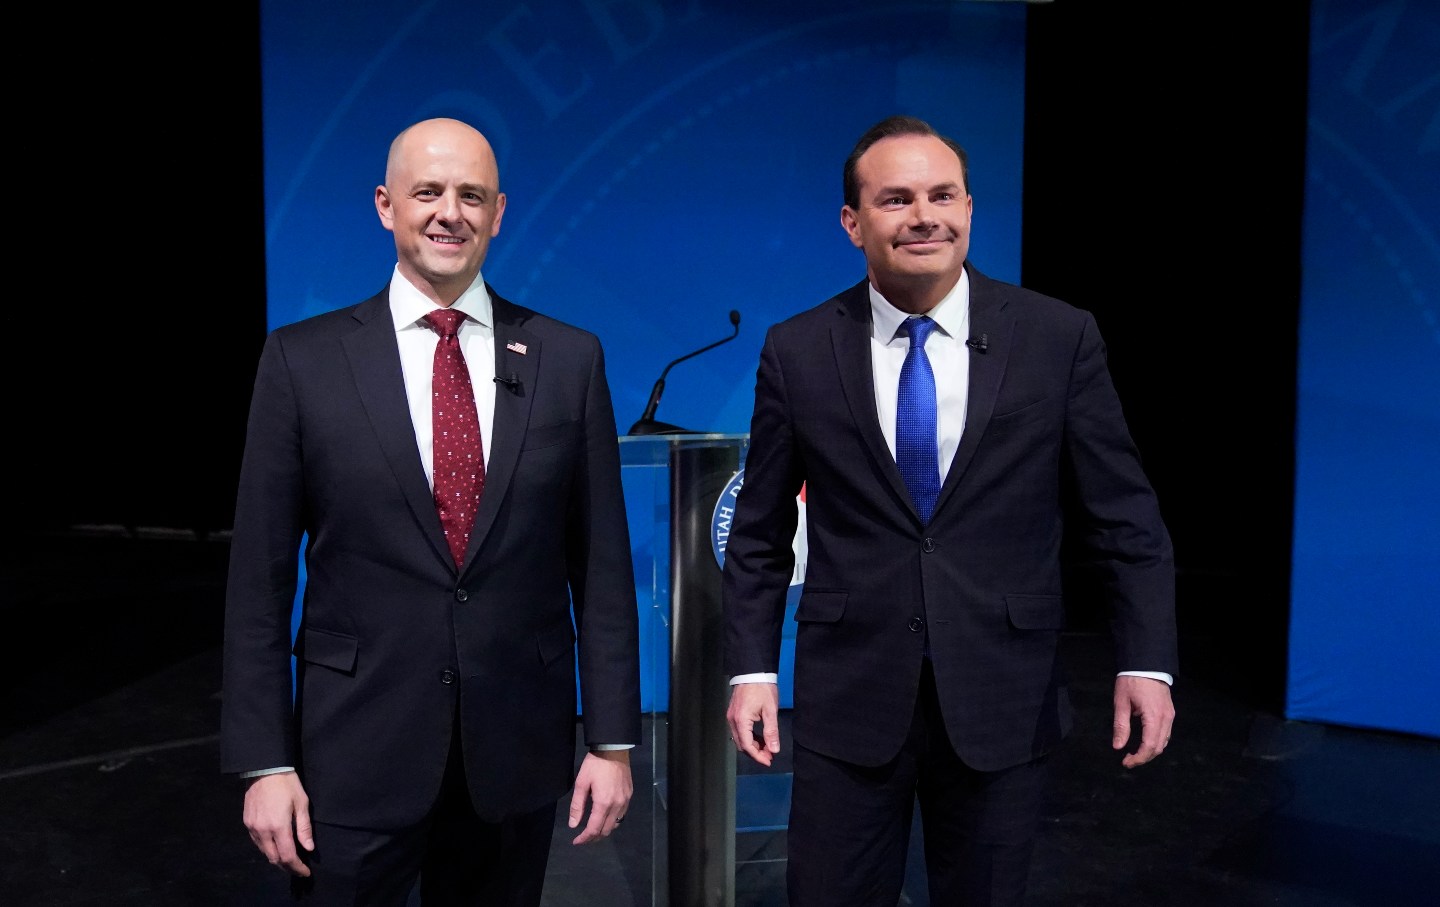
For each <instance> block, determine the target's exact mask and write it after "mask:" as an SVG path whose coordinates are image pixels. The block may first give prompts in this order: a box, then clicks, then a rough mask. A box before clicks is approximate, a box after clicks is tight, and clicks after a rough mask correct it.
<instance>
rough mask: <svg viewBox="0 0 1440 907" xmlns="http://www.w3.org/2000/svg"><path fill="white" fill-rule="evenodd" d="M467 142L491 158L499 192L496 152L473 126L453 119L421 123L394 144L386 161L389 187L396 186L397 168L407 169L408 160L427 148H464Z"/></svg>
mask: <svg viewBox="0 0 1440 907" xmlns="http://www.w3.org/2000/svg"><path fill="white" fill-rule="evenodd" d="M467 143H468V144H469V145H471V146H473V148H474V150H475V151H476V152H477V153H481V154H483V155H484V156H485V157H487V158H489V161H490V167H491V169H492V170H494V171H495V175H496V177H497V180H496V182H497V185H496V187H495V188H496V189H497V190H498V189H499V186H498V182H499V180H498V177H499V175H500V167H499V165H498V164H496V162H495V151H494V149H492V148H491V147H490V141H489V139H487V138H485V136H484V134H483V133H481V132H480V130H478V129H476V128H475V127H474V126H471V125H470V124H469V123H466V122H464V121H462V120H456V119H451V118H450V117H435V118H434V119H430V120H421V121H420V122H418V123H415V124H413V125H411V126H409V127H407V128H406V129H405V130H404V131H402V132H401V133H400V134H399V135H397V136H395V139H394V141H392V142H391V143H390V154H389V156H387V157H386V158H385V184H386V185H387V186H389V185H392V184H393V183H394V181H395V178H396V177H395V172H396V168H397V167H402V166H404V164H405V162H406V160H407V159H412V158H413V157H414V155H415V154H417V153H422V152H423V149H425V148H426V147H427V146H430V145H432V144H433V145H437V146H438V145H448V146H450V147H462V146H464V145H466V144H467Z"/></svg>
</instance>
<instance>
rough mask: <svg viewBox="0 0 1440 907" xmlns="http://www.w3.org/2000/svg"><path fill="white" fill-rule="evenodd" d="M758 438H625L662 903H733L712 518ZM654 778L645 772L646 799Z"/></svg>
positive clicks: (731, 775) (730, 749) (657, 896)
mask: <svg viewBox="0 0 1440 907" xmlns="http://www.w3.org/2000/svg"><path fill="white" fill-rule="evenodd" d="M748 446H749V436H748V435H743V434H741V435H732V434H668V435H624V436H621V438H620V462H621V472H622V475H623V477H624V486H625V498H626V509H627V511H628V517H629V525H630V531H631V544H632V546H633V548H634V551H635V570H636V586H637V589H636V591H637V595H638V596H639V599H640V608H641V621H640V624H641V626H640V644H641V678H640V688H641V699H642V708H643V709H644V711H645V718H646V720H647V723H648V726H649V732H650V738H649V745H650V747H651V757H652V760H653V761H652V765H653V777H652V778H650V779H649V780H650V782H651V790H650V798H651V802H650V806H649V808H650V811H651V815H652V818H653V820H654V821H653V824H652V826H651V827H652V828H653V829H654V831H653V837H652V846H653V854H654V862H653V864H652V865H653V872H652V880H653V888H652V903H653V904H655V905H675V907H733V905H734V903H735V890H734V884H735V812H736V802H735V801H736V790H735V749H734V746H733V745H732V744H731V742H730V736H729V732H728V730H727V727H726V723H725V708H726V706H727V705H728V703H729V699H730V690H729V683H728V679H727V678H726V676H725V673H724V665H723V662H722V654H723V643H724V639H723V632H724V626H723V614H722V609H721V601H720V562H719V560H718V559H717V555H716V548H715V541H714V536H715V529H714V525H715V521H716V512H717V502H718V501H719V500H720V498H721V494H722V492H723V491H724V490H725V488H726V485H727V483H729V482H730V480H731V479H732V478H733V477H734V476H735V474H736V473H737V472H739V471H740V469H741V467H742V466H743V464H744V460H745V453H746V450H747V449H748ZM647 595H648V597H649V602H648V605H649V607H648V608H647V607H646V606H647V601H646V597H647ZM645 780H646V779H643V778H638V777H637V778H636V786H637V790H636V799H637V800H639V799H640V797H642V796H643V785H644V782H645ZM636 805H641V804H640V803H637V804H636Z"/></svg>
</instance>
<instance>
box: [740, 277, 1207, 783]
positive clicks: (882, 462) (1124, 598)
mask: <svg viewBox="0 0 1440 907" xmlns="http://www.w3.org/2000/svg"><path fill="white" fill-rule="evenodd" d="M966 268H967V270H968V272H969V276H970V327H971V335H972V337H978V336H980V335H981V334H983V335H984V336H985V339H986V345H985V350H984V351H983V352H981V351H979V350H974V349H972V350H971V351H970V353H969V359H970V366H969V376H970V389H969V403H968V413H967V418H966V423H965V428H964V434H963V435H962V437H961V441H960V445H959V448H958V450H956V452H955V458H954V461H953V462H952V463H951V465H950V469H949V471H948V473H947V475H946V478H945V482H944V485H943V487H942V488H941V491H940V497H939V500H938V502H937V504H936V508H935V512H934V514H933V516H932V518H931V520H930V523H929V524H928V525H922V524H921V522H920V519H919V517H918V516H917V514H916V512H915V509H914V506H913V505H912V503H911V501H910V497H909V495H908V494H907V492H906V490H905V485H904V483H903V482H902V481H901V478H900V472H899V470H898V469H897V468H896V465H895V460H894V458H893V457H892V455H891V453H890V450H889V448H888V446H887V445H886V443H885V438H884V435H883V434H882V433H881V429H880V424H879V420H878V418H877V416H876V410H875V393H874V384H873V378H872V370H871V362H870V336H871V316H870V300H869V294H868V283H867V282H866V281H861V282H860V283H859V284H856V285H855V286H853V287H851V288H850V289H848V290H846V291H845V292H843V293H841V294H839V295H837V296H835V297H834V298H832V299H829V300H827V301H825V302H824V303H822V304H821V305H819V306H817V307H815V308H813V309H810V310H809V311H806V312H803V313H801V314H799V315H796V316H794V317H792V318H790V319H788V320H786V321H784V322H782V323H780V324H777V325H775V326H774V327H772V328H771V329H770V330H769V332H768V333H767V335H766V339H765V344H764V348H763V350H762V352H761V356H760V364H759V369H758V373H757V379H756V390H755V411H754V417H753V421H752V424H751V429H750V448H749V452H748V454H747V457H746V462H745V483H744V486H743V488H742V490H741V492H740V494H739V496H738V498H737V501H736V513H735V518H734V522H733V524H732V526H731V534H730V537H729V541H728V545H727V547H726V553H725V566H724V601H725V612H726V625H727V631H726V670H727V671H728V672H729V673H730V674H731V675H735V674H748V673H754V672H775V671H777V670H778V666H779V654H780V638H781V628H782V627H781V624H782V621H783V615H784V609H785V592H786V589H787V587H788V584H789V581H790V576H791V571H792V565H793V554H792V549H791V539H792V538H793V535H794V532H795V526H796V510H795V504H794V501H795V496H796V494H797V493H798V492H799V490H800V487H801V484H802V483H804V485H805V494H806V499H805V500H806V521H807V525H808V545H809V560H808V563H807V568H806V575H805V584H804V588H803V590H802V596H801V599H800V602H799V605H798V608H797V611H796V615H795V619H796V620H797V622H798V628H797V632H796V637H795V663H794V671H795V676H794V714H793V722H792V728H793V731H792V733H793V735H794V740H795V742H796V743H799V744H802V745H804V746H805V747H807V748H809V749H811V750H815V751H817V752H820V753H823V754H825V755H829V756H832V757H835V758H839V759H843V760H846V761H849V762H852V763H856V764H860V765H880V764H882V763H884V762H887V761H888V760H889V759H891V758H892V757H894V756H895V755H896V753H897V752H898V751H899V749H900V746H901V744H902V743H903V742H904V740H905V737H906V734H907V732H908V730H909V728H910V723H911V719H912V717H913V714H914V706H915V701H916V695H917V691H918V688H919V681H920V673H921V667H922V659H923V657H924V656H923V651H924V647H925V645H926V640H927V637H928V643H929V647H930V650H931V661H932V664H933V666H934V673H935V683H936V687H937V689H938V693H939V698H940V706H941V711H942V712H943V715H944V720H945V726H946V728H947V730H948V733H949V737H950V740H951V742H952V743H953V745H954V748H955V750H956V752H957V753H958V754H959V756H960V757H961V758H962V759H963V760H964V761H965V762H966V763H967V764H968V765H970V766H971V767H972V768H975V769H979V770H984V771H990V770H998V769H1001V768H1005V767H1009V766H1012V765H1017V764H1019V763H1022V762H1024V761H1027V760H1030V759H1033V758H1035V757H1037V756H1039V755H1041V754H1043V753H1045V752H1047V751H1048V750H1049V749H1050V748H1052V747H1053V746H1054V745H1055V744H1056V743H1057V742H1058V741H1059V740H1060V739H1061V738H1062V737H1063V736H1064V735H1065V734H1066V733H1067V732H1068V730H1069V728H1070V725H1071V720H1072V715H1071V707H1070V703H1069V700H1068V696H1067V693H1066V689H1065V680H1064V672H1063V669H1062V666H1061V664H1060V660H1059V654H1058V649H1059V643H1060V635H1061V631H1062V630H1063V629H1064V628H1065V627H1066V624H1067V612H1066V603H1065V597H1064V591H1065V590H1064V587H1063V585H1062V572H1063V571H1062V560H1061V545H1062V541H1064V540H1066V539H1067V537H1068V538H1070V539H1071V542H1078V543H1079V552H1080V555H1081V556H1082V557H1083V558H1084V559H1085V560H1087V561H1088V562H1089V564H1090V566H1091V567H1092V568H1093V569H1094V571H1095V573H1096V574H1097V575H1098V576H1099V577H1100V578H1101V580H1102V582H1103V589H1104V597H1105V600H1106V602H1107V603H1108V605H1109V608H1110V615H1111V627H1112V630H1113V635H1114V640H1115V649H1116V656H1117V660H1118V669H1119V670H1137V671H1163V672H1168V673H1170V674H1174V673H1176V671H1177V669H1178V666H1177V654H1176V648H1177V647H1176V638H1175V616H1174V594H1175V593H1174V564H1173V557H1172V552H1171V543H1170V537H1169V534H1168V532H1167V530H1166V527H1165V524H1164V522H1163V521H1162V519H1161V514H1160V510H1159V507H1158V505H1157V502H1156V498H1155V495H1154V493H1153V491H1152V489H1151V486H1150V484H1149V481H1148V480H1147V478H1146V476H1145V473H1144V471H1143V469H1142V467H1141V462H1140V457H1139V455H1138V453H1137V451H1136V448H1135V445H1134V444H1133V443H1132V440H1131V437H1130V435H1129V431H1128V429H1127V427H1126V423H1125V419H1124V416H1123V413H1122V412H1121V407H1120V401H1119V399H1118V397H1117V396H1116V393H1115V388H1114V387H1113V385H1112V383H1111V379H1110V375H1109V372H1108V369H1107V366H1106V361H1105V346H1104V343H1103V341H1102V340H1101V337H1100V334H1099V332H1098V330H1097V329H1096V325H1095V322H1094V320H1093V318H1092V317H1091V316H1090V315H1089V314H1088V313H1086V312H1084V311H1081V310H1079V309H1076V308H1074V307H1072V306H1070V305H1067V304H1065V303H1063V302H1061V301H1059V300H1056V299H1052V298H1049V297H1046V296H1042V295H1040V294H1038V293H1034V292H1031V291H1029V290H1025V289H1022V288H1020V287H1017V286H1014V285H1011V284H1007V283H1002V282H999V281H995V280H991V279H989V278H987V277H986V276H985V275H983V274H981V273H980V272H979V271H978V270H976V269H975V268H974V267H973V266H972V265H971V264H970V263H969V262H967V263H966ZM1067 533H1068V536H1067ZM1071 542H1067V554H1068V553H1069V548H1068V545H1069V544H1071Z"/></svg>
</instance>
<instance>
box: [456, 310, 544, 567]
mask: <svg viewBox="0 0 1440 907" xmlns="http://www.w3.org/2000/svg"><path fill="white" fill-rule="evenodd" d="M490 301H491V305H492V307H493V311H494V318H495V376H496V377H497V378H504V379H507V381H508V382H509V383H508V384H507V383H502V384H497V385H496V387H495V421H494V423H493V425H492V426H491V429H490V459H489V460H488V461H487V462H486V464H485V493H484V494H483V495H482V496H481V498H480V510H479V511H477V512H476V514H475V526H474V528H473V529H471V531H470V548H469V550H468V551H467V552H466V554H465V569H467V570H468V569H469V568H470V565H471V564H472V563H474V558H475V553H476V552H477V551H479V550H480V545H481V544H482V543H483V542H484V541H485V536H486V534H487V533H489V531H490V528H491V527H492V526H493V525H494V524H495V517H496V515H497V514H499V512H500V505H501V504H502V503H503V502H504V500H505V495H506V494H507V493H508V492H509V489H510V482H511V480H512V479H513V478H514V476H515V465H516V463H518V462H519V460H520V449H521V447H522V446H523V445H524V441H525V432H526V429H527V428H528V427H529V424H530V409H531V405H532V404H533V403H534V401H535V388H536V381H537V377H538V375H539V373H540V355H541V349H540V338H539V337H537V336H535V335H534V334H533V333H531V332H530V331H528V330H526V329H525V328H523V327H521V322H522V321H523V318H524V316H525V315H526V314H528V313H527V311H526V310H525V309H522V308H520V307H519V306H516V305H515V304H514V303H511V302H509V301H508V300H505V299H502V298H501V297H499V296H498V295H496V293H495V291H494V290H493V289H491V290H490Z"/></svg>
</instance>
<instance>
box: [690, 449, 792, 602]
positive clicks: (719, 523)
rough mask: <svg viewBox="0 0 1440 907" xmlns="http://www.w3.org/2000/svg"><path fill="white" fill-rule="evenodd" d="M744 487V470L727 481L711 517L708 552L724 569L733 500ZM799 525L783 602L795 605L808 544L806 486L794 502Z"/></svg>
mask: <svg viewBox="0 0 1440 907" xmlns="http://www.w3.org/2000/svg"><path fill="white" fill-rule="evenodd" d="M744 485H745V470H744V469H741V470H740V471H739V472H737V473H735V475H733V476H731V477H730V481H728V482H726V483H725V487H724V488H723V489H721V491H720V496H719V497H718V498H716V499H715V512H714V514H713V515H712V516H711V517H710V549H711V551H713V552H714V553H715V563H716V564H719V565H720V567H721V568H723V567H724V566H725V546H726V545H727V544H728V543H729V541H730V523H731V521H732V520H733V519H734V518H735V499H736V498H738V497H739V496H740V489H741V488H742V487H743V486H744ZM795 508H796V510H797V511H798V512H799V521H798V522H797V523H796V524H795V539H794V541H793V542H791V547H792V548H793V549H794V551H795V570H794V572H793V573H791V574H790V592H789V594H788V595H787V596H786V601H787V602H788V603H790V604H794V603H795V601H796V600H797V599H798V598H799V595H800V588H801V587H802V586H803V585H804V584H805V562H806V561H807V560H808V559H809V557H808V554H809V547H810V546H809V542H808V540H807V536H806V532H805V486H804V485H801V486H800V494H799V495H797V496H796V498H795Z"/></svg>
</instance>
